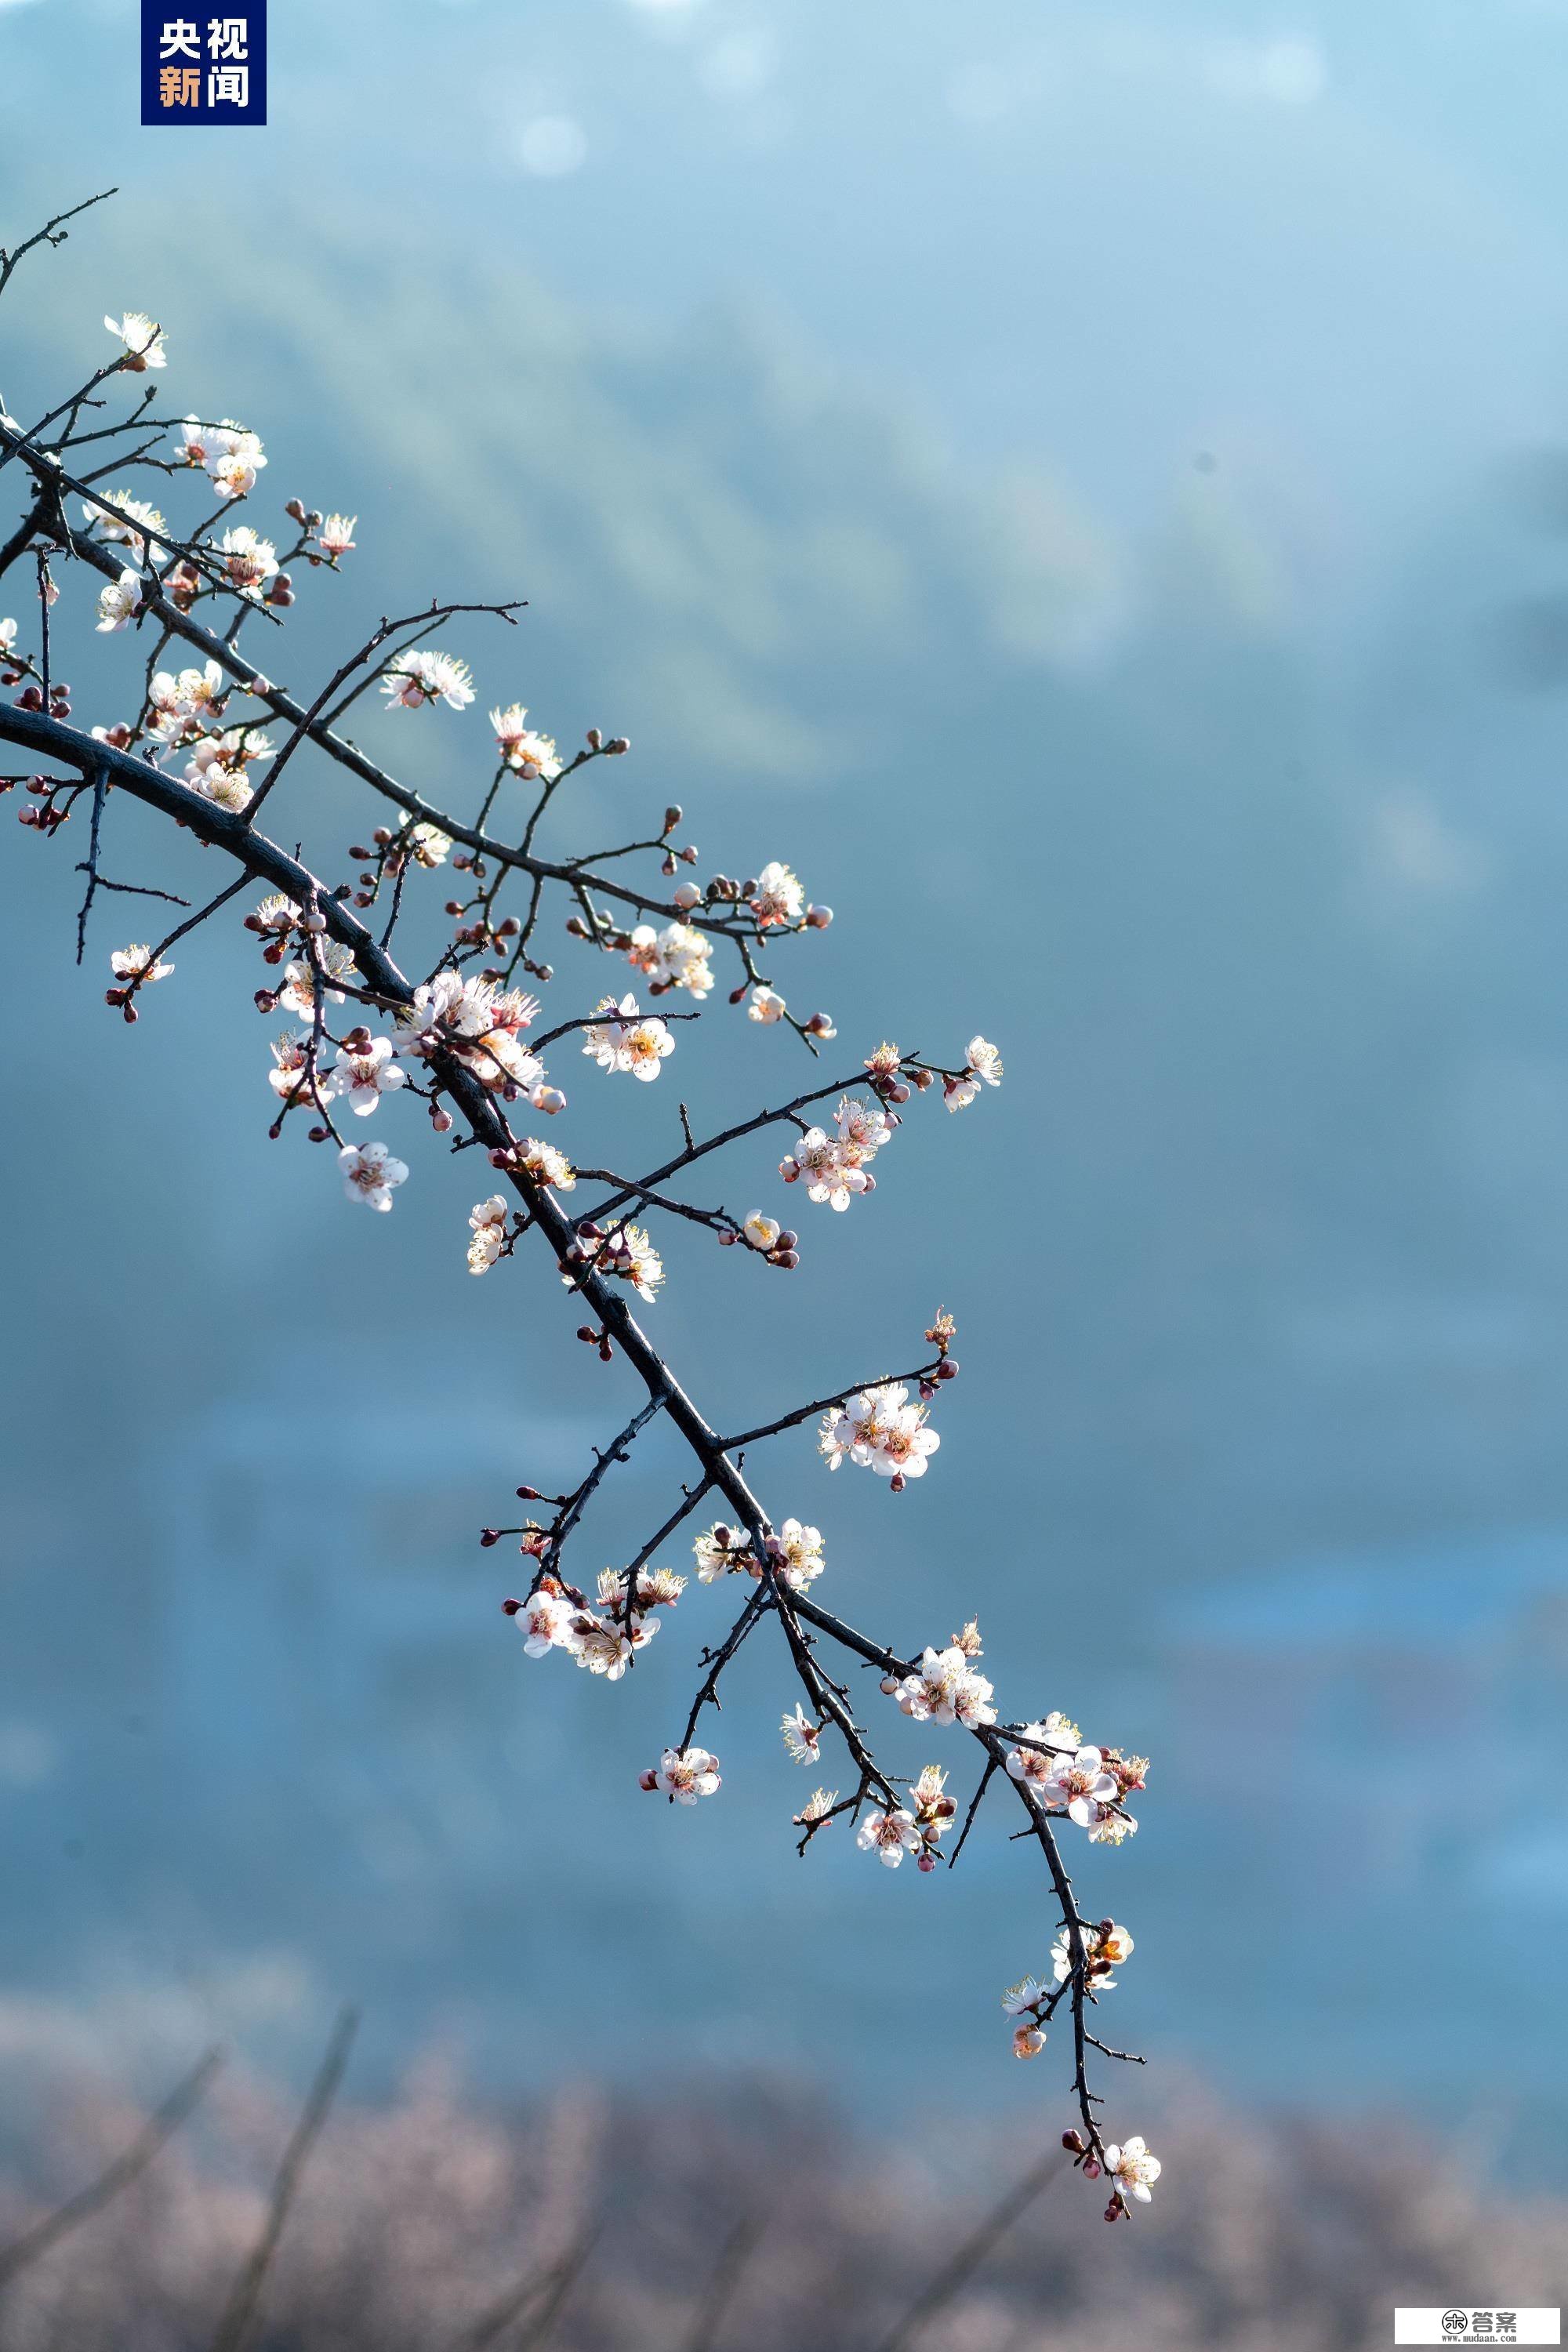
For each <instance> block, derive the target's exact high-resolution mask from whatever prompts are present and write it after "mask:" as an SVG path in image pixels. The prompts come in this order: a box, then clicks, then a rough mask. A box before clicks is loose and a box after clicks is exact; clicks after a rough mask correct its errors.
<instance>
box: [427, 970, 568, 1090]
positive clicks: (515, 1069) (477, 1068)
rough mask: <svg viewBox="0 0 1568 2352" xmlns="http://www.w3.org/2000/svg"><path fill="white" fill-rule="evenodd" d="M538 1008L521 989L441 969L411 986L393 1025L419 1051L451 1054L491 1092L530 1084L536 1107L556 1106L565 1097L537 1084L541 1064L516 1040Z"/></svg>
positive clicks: (541, 1073) (535, 1002)
mask: <svg viewBox="0 0 1568 2352" xmlns="http://www.w3.org/2000/svg"><path fill="white" fill-rule="evenodd" d="M538 1011H539V1000H538V998H537V997H533V996H530V995H529V994H528V992H527V991H526V990H525V989H521V988H508V989H503V988H501V987H500V986H499V984H498V983H497V982H494V981H491V980H478V979H472V978H469V979H465V978H464V977H463V976H462V974H461V973H460V972H456V971H442V972H437V975H436V977H435V979H434V980H427V981H423V982H421V983H420V985H419V986H418V987H417V988H416V990H415V992H414V1001H413V1003H411V1004H407V1005H405V1006H404V1008H403V1010H402V1011H401V1012H400V1013H398V1016H397V1025H398V1028H399V1030H400V1031H401V1032H402V1033H403V1034H404V1035H405V1037H407V1038H408V1039H409V1040H410V1041H411V1042H412V1043H413V1044H414V1045H415V1047H416V1050H417V1051H418V1052H419V1053H421V1054H426V1055H428V1054H432V1053H447V1054H450V1055H453V1056H454V1057H455V1059H457V1060H458V1061H460V1062H462V1063H463V1064H464V1065H465V1066H467V1067H468V1069H470V1070H471V1071H472V1072H473V1074H474V1076H475V1077H477V1078H478V1079H479V1081H480V1083H481V1085H483V1086H487V1087H490V1088H491V1090H492V1091H494V1092H497V1093H500V1094H508V1095H510V1094H512V1093H516V1092H521V1090H522V1089H524V1088H531V1089H532V1093H531V1101H532V1103H533V1107H534V1108H535V1109H536V1110H543V1111H555V1110H561V1109H563V1108H565V1102H566V1097H565V1096H564V1095H563V1094H561V1093H559V1091H558V1090H557V1089H556V1088H554V1087H543V1086H542V1085H541V1083H540V1081H541V1080H542V1078H543V1076H544V1065H543V1064H542V1062H541V1061H540V1060H539V1059H538V1057H537V1055H533V1054H531V1053H530V1052H529V1051H528V1050H527V1048H526V1046H524V1045H521V1043H520V1039H519V1033H520V1032H521V1030H524V1029H526V1028H527V1027H528V1025H529V1024H530V1023H531V1021H532V1020H533V1019H534V1017H535V1015H536V1014H537V1013H538Z"/></svg>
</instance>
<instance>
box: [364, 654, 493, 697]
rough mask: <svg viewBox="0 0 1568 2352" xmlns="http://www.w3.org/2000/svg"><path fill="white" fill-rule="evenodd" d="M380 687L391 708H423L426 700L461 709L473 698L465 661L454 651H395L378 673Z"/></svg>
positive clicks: (472, 689)
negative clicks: (389, 661)
mask: <svg viewBox="0 0 1568 2352" xmlns="http://www.w3.org/2000/svg"><path fill="white" fill-rule="evenodd" d="M381 690H382V692H383V694H384V695H385V697H386V702H387V708H388V709H392V710H423V709H424V708H425V705H426V703H427V702H444V703H445V704H446V705H447V709H449V710H465V709H467V708H468V704H469V703H470V702H472V700H473V698H474V681H473V678H472V677H471V675H470V673H469V669H468V663H467V662H465V661H459V660H458V656H457V655H456V654H442V653H437V652H435V651H434V650H433V649H427V650H425V651H422V652H417V653H405V654H399V655H398V656H397V659H396V661H395V662H394V663H392V664H390V665H389V666H388V667H387V668H385V669H384V670H383V672H382V674H381Z"/></svg>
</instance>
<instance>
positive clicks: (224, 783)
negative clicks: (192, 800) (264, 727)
mask: <svg viewBox="0 0 1568 2352" xmlns="http://www.w3.org/2000/svg"><path fill="white" fill-rule="evenodd" d="M271 756H272V746H271V744H270V743H269V742H268V739H267V737H266V736H265V735H258V734H256V733H255V732H254V731H253V730H251V729H250V728H247V727H231V728H229V729H227V730H225V732H223V733H222V734H219V735H204V736H202V737H201V738H200V739H199V740H198V741H197V742H196V743H195V745H194V746H193V748H192V751H191V756H190V759H189V760H188V761H187V762H186V765H185V772H184V777H183V778H182V782H184V783H186V784H188V785H189V787H190V789H191V791H192V792H193V793H199V794H200V795H201V797H202V799H203V800H205V801H212V802H213V803H216V806H217V807H219V808H226V809H229V810H231V811H232V812H233V814H235V815H236V816H237V815H239V814H241V812H242V811H243V810H245V809H247V808H248V807H249V806H250V803H251V802H252V801H253V800H254V799H255V797H256V793H255V787H254V786H253V785H252V784H251V782H250V781H249V779H248V778H247V774H246V770H247V767H249V766H250V765H251V763H252V762H253V761H257V760H267V759H270V758H271Z"/></svg>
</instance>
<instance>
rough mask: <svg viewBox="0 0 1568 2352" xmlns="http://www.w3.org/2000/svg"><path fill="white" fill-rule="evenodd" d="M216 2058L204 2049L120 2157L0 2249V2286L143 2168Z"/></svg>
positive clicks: (197, 2093) (207, 2078) (219, 2057)
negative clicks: (200, 2056) (203, 2053)
mask: <svg viewBox="0 0 1568 2352" xmlns="http://www.w3.org/2000/svg"><path fill="white" fill-rule="evenodd" d="M222 2063H223V2053H222V2051H221V2050H209V2051H208V2052H207V2053H206V2055H205V2058H203V2059H202V2060H201V2061H200V2062H199V2063H198V2064H197V2065H195V2067H193V2068H192V2070H191V2072H190V2074H187V2075H186V2077H185V2079H184V2082H183V2083H181V2084H178V2085H177V2086H176V2088H175V2089H174V2090H173V2091H172V2092H171V2093H170V2094H169V2096H168V2097H167V2098H166V2099H165V2100H164V2102H163V2105H162V2106H161V2107H160V2108H159V2109H158V2110H157V2113H156V2114H155V2115H153V2116H150V2117H149V2118H148V2120H147V2122H146V2123H145V2124H144V2125H143V2126H142V2130H141V2131H140V2132H139V2133H138V2134H137V2136H136V2137H135V2138H134V2139H133V2140H132V2143H131V2146H130V2147H128V2148H127V2149H126V2150H125V2153H124V2154H123V2155H122V2156H117V2157H116V2158H115V2159H114V2162H113V2163H112V2164H111V2165H110V2166H109V2168H108V2169H107V2170H106V2171H104V2172H100V2174H99V2177H98V2179H96V2180H93V2181H89V2184H88V2186H87V2187H86V2188H85V2189H78V2191H77V2193H76V2195H75V2196H74V2197H70V2198H68V2199H67V2200H66V2202H65V2203H64V2204H63V2205H61V2206H58V2207H57V2209H56V2210H55V2211H54V2212H52V2213H49V2214H47V2215H46V2216H45V2218H44V2220H43V2221H39V2222H37V2223H36V2224H35V2225H34V2227H33V2228H32V2229H30V2230H28V2231H26V2232H25V2233H24V2234H23V2235H22V2236H21V2237H19V2238H17V2239H16V2240H15V2241H14V2242H12V2244H10V2245H9V2246H6V2247H5V2248H3V2249H0V2288H4V2287H6V2286H8V2285H9V2284H10V2283H11V2281H12V2280H13V2279H14V2278H15V2277H16V2273H17V2272H18V2271H21V2270H26V2267H27V2265H28V2264H29V2263H36V2262H37V2260H38V2259H39V2257H40V2255H43V2254H47V2252H48V2251H49V2248H50V2247H51V2246H54V2245H58V2242H59V2241H60V2239H62V2238H63V2237H66V2236H67V2235H68V2233H69V2232H70V2231H72V2230H74V2229H77V2228H78V2227H79V2225H80V2224H81V2223H82V2222H83V2221H89V2220H90V2218H91V2216H92V2215H93V2214H94V2213H97V2212H99V2211H100V2210H102V2208H103V2207H104V2206H105V2205H107V2204H109V2203H110V2200H112V2199H113V2198H116V2197H118V2196H119V2195H120V2193H121V2189H128V2188H129V2187H130V2185H131V2183H132V2181H133V2180H134V2179H136V2177H137V2175H138V2174H139V2173H142V2172H145V2170H146V2169H147V2167H148V2166H149V2165H150V2164H151V2163H152V2161H153V2158H154V2157H155V2156H156V2155H157V2153H158V2151H159V2149H160V2148H161V2147H163V2145H164V2143H165V2142H166V2141H168V2140H170V2139H172V2138H173V2137H174V2134H175V2133H176V2132H177V2131H178V2130H179V2128H180V2126H181V2125H182V2124H183V2123H184V2120H185V2117H186V2116H188V2115H189V2114H190V2112H191V2110H192V2108H193V2107H195V2105H196V2102H197V2101H198V2100H199V2099H200V2097H201V2095H202V2094H203V2092H204V2091H205V2089H206V2086H207V2084H209V2083H210V2082H211V2080H212V2078H213V2076H214V2074H216V2071H217V2069H218V2068H219V2066H221V2065H222Z"/></svg>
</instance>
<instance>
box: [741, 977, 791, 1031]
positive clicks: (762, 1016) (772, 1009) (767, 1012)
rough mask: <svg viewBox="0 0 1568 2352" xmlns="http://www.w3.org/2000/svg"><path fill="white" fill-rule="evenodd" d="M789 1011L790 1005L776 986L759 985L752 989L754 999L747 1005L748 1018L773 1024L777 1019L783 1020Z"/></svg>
mask: <svg viewBox="0 0 1568 2352" xmlns="http://www.w3.org/2000/svg"><path fill="white" fill-rule="evenodd" d="M788 1011H789V1007H788V1005H787V1004H786V1003H784V998H783V997H782V996H781V995H780V994H779V992H778V990H777V989H776V988H763V987H761V986H759V987H756V988H753V989H752V1001H751V1003H749V1004H748V1005H747V1007H746V1018H747V1020H748V1021H761V1022H763V1023H765V1024H769V1025H771V1024H773V1022H775V1021H782V1020H783V1019H784V1014H785V1013H787V1012H788Z"/></svg>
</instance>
